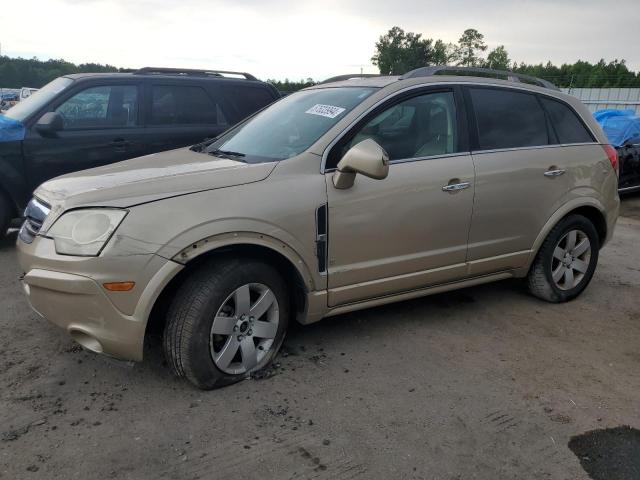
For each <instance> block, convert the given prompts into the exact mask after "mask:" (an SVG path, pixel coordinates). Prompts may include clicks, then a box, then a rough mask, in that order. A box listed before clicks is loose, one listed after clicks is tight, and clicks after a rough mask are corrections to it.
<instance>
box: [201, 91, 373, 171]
mask: <svg viewBox="0 0 640 480" xmlns="http://www.w3.org/2000/svg"><path fill="white" fill-rule="evenodd" d="M374 90H375V89H373V88H360V87H339V88H325V89H322V90H305V91H302V92H297V93H294V94H292V95H289V96H288V97H285V98H283V99H282V100H280V101H279V102H277V103H274V104H273V105H272V106H270V107H269V108H267V109H266V110H264V111H262V112H260V113H259V114H257V115H256V116H255V117H253V118H252V119H251V120H249V121H248V122H247V123H245V124H243V125H241V126H240V127H238V128H235V129H233V130H231V131H230V132H229V133H228V134H227V135H224V136H223V137H221V138H220V139H218V140H217V141H215V142H213V143H212V144H210V145H209V146H207V147H206V148H205V149H204V153H210V154H212V155H217V156H230V157H235V158H238V159H241V160H242V161H245V162H248V163H260V162H269V161H274V160H284V159H286V158H291V157H293V156H296V155H299V154H300V153H302V152H304V151H305V150H306V149H307V148H309V147H310V146H311V145H312V144H313V143H314V142H315V141H316V140H318V139H319V138H320V137H321V136H322V135H323V134H325V133H326V132H327V131H328V130H329V129H330V128H331V127H332V126H334V125H335V124H336V123H338V121H340V119H342V118H344V116H345V115H346V114H347V113H348V112H349V111H351V110H352V109H353V108H354V107H355V106H356V105H358V104H359V103H361V102H362V101H363V100H364V99H365V98H367V97H368V96H369V95H371V93H373V91H374Z"/></svg>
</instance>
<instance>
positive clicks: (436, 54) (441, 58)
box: [432, 40, 455, 65]
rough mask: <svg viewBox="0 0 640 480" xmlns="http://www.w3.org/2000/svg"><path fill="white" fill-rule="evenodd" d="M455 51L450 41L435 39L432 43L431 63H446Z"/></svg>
mask: <svg viewBox="0 0 640 480" xmlns="http://www.w3.org/2000/svg"><path fill="white" fill-rule="evenodd" d="M454 52H455V45H453V44H452V43H444V42H443V41H442V40H436V43H434V44H433V54H432V59H433V64H434V65H448V64H449V62H450V61H451V60H452V59H453V56H454Z"/></svg>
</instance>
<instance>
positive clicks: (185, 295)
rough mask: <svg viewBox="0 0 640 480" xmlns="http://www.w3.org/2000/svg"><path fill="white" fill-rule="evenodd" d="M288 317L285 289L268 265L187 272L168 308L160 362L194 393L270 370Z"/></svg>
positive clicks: (210, 266) (226, 263)
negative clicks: (164, 360)
mask: <svg viewBox="0 0 640 480" xmlns="http://www.w3.org/2000/svg"><path fill="white" fill-rule="evenodd" d="M288 316H289V298H288V295H287V290H286V286H285V283H284V281H283V280H282V277H281V276H280V274H279V273H278V271H277V270H276V269H274V268H273V267H272V266H271V265H268V264H266V263H262V262H259V261H249V260H240V259H233V260H214V261H212V262H210V263H206V264H204V265H202V266H200V267H198V268H197V270H195V271H194V272H192V274H191V275H190V276H189V277H188V278H187V279H186V280H185V282H184V283H183V284H182V286H181V287H180V289H179V291H178V294H177V296H176V298H175V300H174V301H173V303H172V305H171V307H170V308H169V312H168V318H167V324H166V327H165V332H164V341H163V343H164V351H165V356H166V358H167V360H168V362H169V364H170V366H171V368H172V370H173V371H174V372H175V373H176V374H177V375H179V376H185V377H186V378H187V379H188V380H189V381H191V382H192V383H193V384H194V385H196V386H197V387H199V388H202V389H212V388H218V387H221V386H224V385H227V384H230V383H234V382H237V381H239V380H242V379H244V378H246V377H247V376H248V375H249V374H251V373H252V372H256V371H258V370H261V369H263V368H265V367H266V366H267V365H269V363H270V362H271V361H272V360H273V358H274V357H275V355H276V354H277V352H278V350H279V348H280V346H281V345H282V342H283V340H284V335H285V333H286V330H287V324H288Z"/></svg>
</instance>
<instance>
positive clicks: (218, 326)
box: [209, 283, 280, 375]
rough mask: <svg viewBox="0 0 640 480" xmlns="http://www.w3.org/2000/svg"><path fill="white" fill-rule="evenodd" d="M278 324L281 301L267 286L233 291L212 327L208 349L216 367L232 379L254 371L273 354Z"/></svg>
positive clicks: (246, 286)
mask: <svg viewBox="0 0 640 480" xmlns="http://www.w3.org/2000/svg"><path fill="white" fill-rule="evenodd" d="M279 320H280V314H279V308H278V300H277V299H276V296H275V295H274V293H273V292H272V291H271V289H269V287H267V286H266V285H263V284H261V283H249V284H246V285H243V286H241V287H239V288H237V289H236V290H234V291H233V292H232V293H231V295H229V296H228V297H227V298H226V300H225V301H224V302H223V303H222V306H221V307H220V308H219V309H218V311H217V313H216V316H215V318H214V319H213V323H212V325H211V335H210V340H209V349H210V351H211V357H212V359H213V361H214V363H215V365H216V367H218V368H219V369H220V370H221V371H223V372H225V373H229V374H233V375H238V374H243V373H247V372H250V371H252V370H254V369H255V368H256V367H257V366H259V365H260V364H261V363H262V362H263V360H265V358H266V357H267V355H268V353H269V351H270V350H271V348H272V346H273V343H274V339H275V337H276V333H277V332H278V324H279Z"/></svg>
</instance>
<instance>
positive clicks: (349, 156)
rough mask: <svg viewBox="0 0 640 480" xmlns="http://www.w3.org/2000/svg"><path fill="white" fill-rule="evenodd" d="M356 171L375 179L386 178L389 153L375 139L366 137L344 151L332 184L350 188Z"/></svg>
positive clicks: (339, 187) (340, 187)
mask: <svg viewBox="0 0 640 480" xmlns="http://www.w3.org/2000/svg"><path fill="white" fill-rule="evenodd" d="M356 173H360V174H362V175H364V176H365V177H369V178H374V179H376V180H382V179H383V178H387V175H388V174H389V155H388V154H387V152H385V151H384V148H382V147H381V146H380V145H378V143H377V142H376V141H375V140H372V139H371V138H367V139H366V140H363V141H361V142H360V143H358V144H357V145H354V146H353V147H351V148H350V149H349V151H348V152H347V153H345V155H344V157H342V160H340V161H339V162H338V169H337V171H336V172H335V173H334V174H333V186H334V187H336V188H338V189H345V188H351V187H352V186H353V182H354V181H355V179H356Z"/></svg>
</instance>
